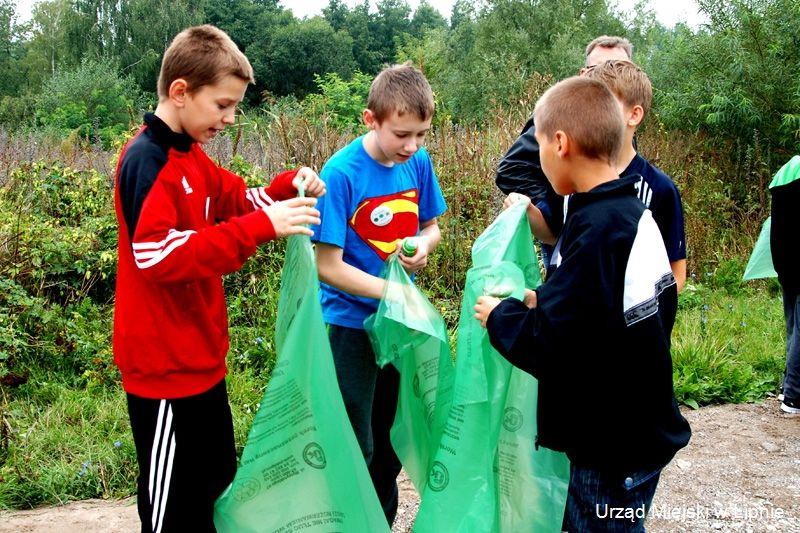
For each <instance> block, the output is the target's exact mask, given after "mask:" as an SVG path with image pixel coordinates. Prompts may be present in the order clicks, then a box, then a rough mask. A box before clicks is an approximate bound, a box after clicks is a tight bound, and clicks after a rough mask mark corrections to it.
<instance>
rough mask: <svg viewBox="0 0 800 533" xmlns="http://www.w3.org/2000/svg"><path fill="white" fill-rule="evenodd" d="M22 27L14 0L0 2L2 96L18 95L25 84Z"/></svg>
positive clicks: (0, 0)
mask: <svg viewBox="0 0 800 533" xmlns="http://www.w3.org/2000/svg"><path fill="white" fill-rule="evenodd" d="M20 41H21V35H20V27H19V25H18V23H17V12H16V6H15V3H14V2H13V1H12V0H0V96H2V95H16V94H17V93H18V91H19V88H20V87H21V86H22V85H23V83H24V79H25V78H24V76H22V75H21V72H20V65H19V63H20V59H21V55H22V45H21V42H20Z"/></svg>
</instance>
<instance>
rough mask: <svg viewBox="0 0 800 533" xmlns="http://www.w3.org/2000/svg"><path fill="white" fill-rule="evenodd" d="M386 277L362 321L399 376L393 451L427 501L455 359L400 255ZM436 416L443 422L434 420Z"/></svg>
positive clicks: (379, 355) (440, 322)
mask: <svg viewBox="0 0 800 533" xmlns="http://www.w3.org/2000/svg"><path fill="white" fill-rule="evenodd" d="M382 277H383V278H384V279H386V280H387V283H386V289H385V290H384V293H383V297H382V299H381V302H380V304H379V306H378V310H377V311H376V312H375V313H374V314H372V315H370V316H369V317H367V319H366V320H365V321H364V329H365V330H366V331H367V333H368V334H369V338H370V341H371V342H372V346H373V349H374V351H375V357H376V360H377V363H378V365H380V366H381V367H383V366H385V365H387V364H389V363H391V364H393V365H394V366H395V367H396V368H397V370H398V371H399V373H400V390H399V396H398V401H397V413H396V415H395V419H394V424H393V425H392V429H391V433H390V438H391V441H392V447H393V448H394V450H395V452H396V453H397V456H398V458H399V459H400V462H401V463H402V464H403V467H404V468H405V470H406V473H407V474H408V477H409V478H410V479H411V481H412V483H414V486H415V487H416V488H417V491H418V492H419V493H420V494H421V495H423V496H424V493H425V487H426V480H427V479H428V472H429V471H430V468H431V459H432V457H433V452H434V450H435V448H436V447H437V446H438V444H439V440H440V438H441V433H442V429H443V427H444V422H445V416H444V415H446V413H447V411H446V410H443V409H439V410H438V411H437V410H436V406H437V404H442V403H444V404H446V405H449V402H450V397H451V396H452V388H453V376H454V368H453V359H452V356H451V355H450V343H449V339H448V336H447V326H446V325H445V323H444V319H443V318H442V315H441V314H439V312H438V311H437V310H436V308H435V307H434V306H433V305H431V303H430V301H428V298H427V297H426V296H425V295H424V294H423V293H422V292H421V291H420V290H419V289H417V287H416V286H415V285H414V284H413V282H412V281H411V279H410V278H409V276H408V274H407V273H406V271H405V269H404V268H403V267H402V265H401V264H400V262H399V261H398V259H397V256H396V255H393V256H392V257H390V258H389V260H388V261H387V263H386V267H385V268H384V272H383V274H382ZM436 413H439V414H440V418H439V419H436V416H435V415H436Z"/></svg>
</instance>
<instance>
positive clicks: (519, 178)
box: [495, 118, 563, 235]
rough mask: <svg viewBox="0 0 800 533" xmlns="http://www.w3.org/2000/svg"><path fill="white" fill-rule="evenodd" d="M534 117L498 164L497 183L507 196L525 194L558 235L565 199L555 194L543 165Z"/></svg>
mask: <svg viewBox="0 0 800 533" xmlns="http://www.w3.org/2000/svg"><path fill="white" fill-rule="evenodd" d="M535 131H536V130H535V128H534V126H533V119H532V118H531V119H530V120H528V122H527V123H526V124H525V127H524V128H523V130H522V133H521V134H520V136H519V138H518V139H517V140H516V141H514V144H512V145H511V148H509V149H508V152H506V155H505V156H504V157H503V159H501V160H500V164H498V165H497V175H496V176H495V183H496V184H497V187H498V188H499V189H500V190H501V191H502V192H503V194H511V193H512V192H516V193H520V194H524V195H525V196H527V197H529V198H530V199H531V202H533V205H535V206H537V207H538V208H539V209H541V210H542V214H543V215H544V218H545V221H546V222H547V225H548V226H550V229H551V231H553V233H555V234H556V235H558V233H559V232H560V229H561V223H562V217H563V213H562V212H563V198H562V197H561V196H559V195H557V194H556V193H555V191H554V190H553V187H552V186H551V185H550V182H549V181H547V176H545V175H544V172H542V166H541V164H540V163H539V143H538V142H536V137H535V136H534V134H535Z"/></svg>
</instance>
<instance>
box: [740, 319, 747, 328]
mask: <svg viewBox="0 0 800 533" xmlns="http://www.w3.org/2000/svg"><path fill="white" fill-rule="evenodd" d="M739 325H740V326H742V327H745V326H746V325H747V324H745V323H744V320H743V321H741V322H739Z"/></svg>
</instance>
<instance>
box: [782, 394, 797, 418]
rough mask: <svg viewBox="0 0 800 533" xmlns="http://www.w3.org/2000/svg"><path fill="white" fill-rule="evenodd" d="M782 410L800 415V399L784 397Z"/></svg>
mask: <svg viewBox="0 0 800 533" xmlns="http://www.w3.org/2000/svg"><path fill="white" fill-rule="evenodd" d="M781 411H783V412H784V413H789V414H790V415H800V400H793V399H791V398H784V399H783V400H782V401H781Z"/></svg>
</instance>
